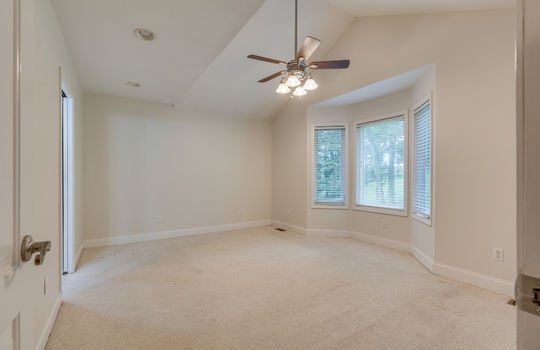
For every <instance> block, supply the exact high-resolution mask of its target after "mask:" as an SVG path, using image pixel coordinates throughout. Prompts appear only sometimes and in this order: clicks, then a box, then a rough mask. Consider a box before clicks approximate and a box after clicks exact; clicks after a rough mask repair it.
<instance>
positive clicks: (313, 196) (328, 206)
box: [309, 123, 350, 210]
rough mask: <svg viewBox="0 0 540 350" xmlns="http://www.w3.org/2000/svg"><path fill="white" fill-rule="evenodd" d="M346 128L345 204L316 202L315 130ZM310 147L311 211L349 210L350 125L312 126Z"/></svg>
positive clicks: (344, 155) (329, 124) (344, 162)
mask: <svg viewBox="0 0 540 350" xmlns="http://www.w3.org/2000/svg"><path fill="white" fill-rule="evenodd" d="M330 127H335V128H344V129H345V131H344V137H345V139H344V150H343V196H344V201H343V204H341V203H336V204H331V203H325V202H317V201H316V199H317V198H316V192H317V171H316V169H315V166H316V161H315V130H316V129H318V128H330ZM309 140H310V146H309V149H310V151H309V158H310V168H311V170H310V171H311V176H310V178H311V184H310V193H311V196H310V197H311V200H310V203H311V209H337V210H347V209H349V163H350V159H349V124H348V123H314V124H311V126H310V137H309Z"/></svg>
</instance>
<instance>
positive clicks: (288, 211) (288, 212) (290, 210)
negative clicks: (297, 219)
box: [287, 208, 292, 216]
mask: <svg viewBox="0 0 540 350" xmlns="http://www.w3.org/2000/svg"><path fill="white" fill-rule="evenodd" d="M287 215H289V216H291V215H292V209H290V208H289V209H287Z"/></svg>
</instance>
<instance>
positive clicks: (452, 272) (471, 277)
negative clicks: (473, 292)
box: [433, 262, 514, 297]
mask: <svg viewBox="0 0 540 350" xmlns="http://www.w3.org/2000/svg"><path fill="white" fill-rule="evenodd" d="M433 273H434V274H436V275H440V276H444V277H448V278H452V279H455V280H458V281H461V282H465V283H468V284H472V285H473V286H476V287H480V288H483V289H488V290H491V291H493V292H496V293H499V294H503V295H506V296H509V297H513V296H514V282H513V281H505V280H503V279H500V278H497V277H493V276H489V275H484V274H482V273H478V272H474V271H469V270H465V269H461V268H459V267H454V266H449V265H444V264H440V263H437V262H436V263H435V264H434V266H433Z"/></svg>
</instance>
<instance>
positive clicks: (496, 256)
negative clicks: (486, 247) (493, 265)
mask: <svg viewBox="0 0 540 350" xmlns="http://www.w3.org/2000/svg"><path fill="white" fill-rule="evenodd" d="M493 260H495V261H498V262H503V261H504V250H503V249H501V248H493Z"/></svg>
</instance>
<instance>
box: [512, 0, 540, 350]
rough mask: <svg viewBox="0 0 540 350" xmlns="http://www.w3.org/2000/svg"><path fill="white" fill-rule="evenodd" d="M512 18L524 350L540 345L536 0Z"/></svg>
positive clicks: (523, 2) (539, 6)
mask: <svg viewBox="0 0 540 350" xmlns="http://www.w3.org/2000/svg"><path fill="white" fill-rule="evenodd" d="M517 18H518V30H517V33H518V35H517V72H518V74H517V139H518V269H519V271H518V274H519V275H520V278H518V282H517V288H516V291H517V295H516V297H517V299H518V306H519V307H518V311H517V312H518V349H519V350H529V349H540V1H538V0H520V1H519V4H518V16H517ZM535 299H538V300H537V301H536V302H535Z"/></svg>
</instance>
